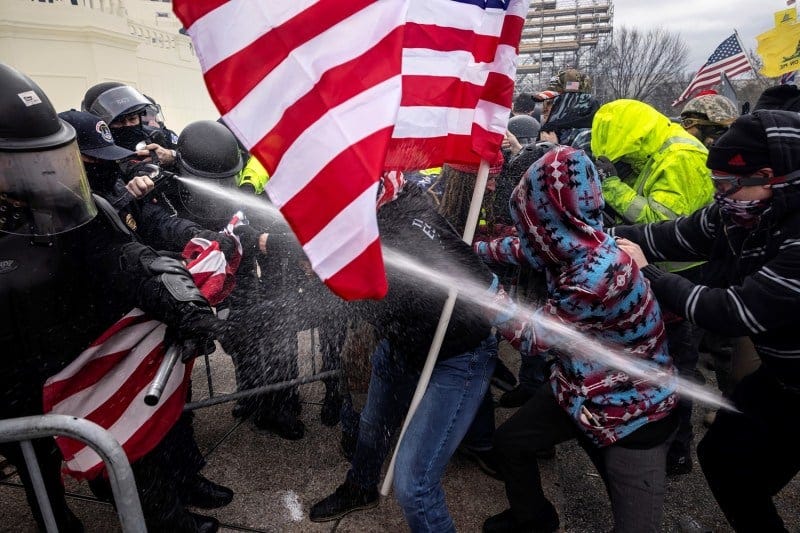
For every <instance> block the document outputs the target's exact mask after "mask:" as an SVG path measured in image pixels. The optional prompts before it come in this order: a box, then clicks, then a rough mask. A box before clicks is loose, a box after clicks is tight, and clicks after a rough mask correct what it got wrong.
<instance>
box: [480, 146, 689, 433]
mask: <svg viewBox="0 0 800 533" xmlns="http://www.w3.org/2000/svg"><path fill="white" fill-rule="evenodd" d="M510 207H511V211H512V215H513V217H514V221H515V224H516V227H517V232H518V234H519V237H507V238H505V239H501V240H497V241H493V242H491V243H476V246H475V249H476V251H477V252H478V254H479V255H481V256H482V257H483V258H484V259H485V260H490V261H492V262H498V261H507V262H511V263H513V264H519V263H527V264H530V265H532V266H533V267H534V268H537V269H540V270H544V271H545V273H546V277H547V289H548V298H547V301H546V302H545V303H544V304H543V305H542V307H541V308H539V309H538V310H536V311H535V312H534V314H533V316H528V317H523V318H522V319H520V314H518V313H517V314H516V315H515V318H514V319H509V320H505V321H503V319H500V320H498V321H497V322H500V323H499V324H498V327H499V328H500V330H501V332H503V334H504V335H505V336H506V338H508V339H509V340H510V341H511V343H512V344H513V345H514V346H515V347H517V348H518V349H520V351H521V352H522V353H523V355H531V354H536V353H538V354H540V355H544V356H555V359H554V361H555V364H554V366H553V370H552V374H551V377H550V384H551V386H552V388H553V392H554V394H555V397H556V399H557V401H558V403H559V404H560V405H561V407H563V408H564V410H566V411H567V412H568V413H569V415H570V416H571V417H572V418H573V419H574V420H575V422H576V423H577V424H578V425H579V426H580V428H581V429H582V430H583V431H584V432H585V433H586V434H587V435H588V436H589V437H590V438H591V439H592V440H593V441H594V442H595V443H596V444H598V445H599V446H607V445H610V444H614V443H615V442H617V441H619V440H620V439H622V438H624V437H626V436H627V435H630V434H631V433H633V432H634V431H636V430H637V429H639V428H641V427H642V426H644V425H645V424H647V423H648V422H653V421H656V420H660V419H662V418H664V417H666V416H667V414H668V413H669V412H670V411H671V410H672V408H673V407H674V406H675V403H676V396H675V394H674V390H673V389H672V388H671V386H656V385H654V384H652V383H650V382H647V381H644V380H641V379H638V378H633V377H630V376H628V375H627V374H625V373H624V372H620V371H617V370H614V369H611V368H609V367H607V366H605V365H604V364H601V363H599V362H597V361H595V360H593V359H592V357H591V354H585V355H586V356H587V357H582V355H584V354H581V353H575V352H574V351H572V350H570V353H565V350H564V349H563V343H561V347H559V344H558V343H559V341H560V340H561V339H559V338H557V337H556V336H555V335H554V334H553V333H551V332H550V331H549V329H546V328H542V327H541V323H542V320H548V319H556V320H557V321H560V322H563V323H565V324H569V325H571V326H572V327H573V328H577V329H578V330H580V331H582V332H583V333H585V334H589V335H592V336H594V337H595V338H596V339H597V340H600V341H601V342H603V343H604V344H606V345H609V346H611V347H618V348H619V350H620V351H621V352H622V353H623V354H624V355H626V356H629V357H635V358H638V359H644V360H647V361H650V362H651V363H653V364H654V365H656V366H658V367H659V368H660V369H661V370H664V371H666V372H668V373H674V369H673V367H672V363H671V361H670V358H669V355H668V353H667V345H666V340H665V336H664V323H663V321H662V319H661V312H660V310H659V307H658V304H657V303H656V301H655V298H654V297H653V293H652V292H651V291H650V287H649V284H648V282H647V280H646V279H645V278H644V277H643V276H642V275H641V274H640V272H639V269H638V268H637V267H636V264H635V263H634V262H633V261H632V260H631V258H630V257H628V255H627V254H626V253H624V252H623V251H621V250H620V249H619V248H618V247H617V245H616V243H615V242H614V239H613V238H612V237H610V236H609V235H607V234H606V233H604V232H603V228H602V209H603V199H602V195H601V193H600V181H599V179H598V177H597V172H596V170H595V168H594V165H592V163H591V161H590V160H589V159H588V158H587V157H586V155H585V154H584V152H583V151H580V150H575V149H574V148H570V147H564V146H559V147H556V148H555V149H553V150H551V151H549V152H548V153H547V154H545V155H544V156H543V157H542V158H541V159H539V160H538V161H537V162H536V163H534V164H533V165H532V166H531V167H530V169H528V172H527V173H526V174H525V175H524V176H523V178H522V180H521V181H520V183H519V185H518V186H517V188H516V189H515V190H514V193H513V195H512V197H511V203H510ZM578 349H580V348H578ZM573 350H574V348H573Z"/></svg>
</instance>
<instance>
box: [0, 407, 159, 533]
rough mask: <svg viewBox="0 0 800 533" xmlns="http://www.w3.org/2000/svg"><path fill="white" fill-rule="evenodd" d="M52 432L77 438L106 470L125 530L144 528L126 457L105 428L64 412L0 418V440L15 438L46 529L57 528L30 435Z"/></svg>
mask: <svg viewBox="0 0 800 533" xmlns="http://www.w3.org/2000/svg"><path fill="white" fill-rule="evenodd" d="M55 435H60V436H65V437H69V438H71V439H76V440H79V441H81V442H83V443H85V444H87V445H88V446H89V447H91V448H92V449H93V450H94V451H95V452H96V453H97V455H99V456H100V458H101V459H102V460H103V462H104V463H105V466H106V470H107V471H108V478H109V481H110V483H111V490H112V492H113V494H114V502H115V503H116V507H117V514H118V515H119V521H120V525H121V526H122V531H123V532H125V533H144V532H146V531H147V528H146V527H145V523H144V516H143V515H142V506H141V503H140V502H139V494H138V493H137V492H136V482H135V481H134V478H133V471H132V470H131V465H130V463H129V462H128V457H127V456H126V455H125V452H124V451H123V450H122V446H120V444H119V443H118V442H117V441H116V439H114V437H112V436H111V434H110V433H109V432H107V431H106V430H105V429H103V428H101V427H100V426H98V425H97V424H95V423H94V422H90V421H89V420H85V419H83V418H76V417H73V416H67V415H40V416H26V417H22V418H10V419H6V420H0V443H6V442H16V441H19V443H20V446H21V447H22V453H23V456H24V458H25V464H26V465H27V467H28V473H29V474H30V477H31V482H32V484H33V488H34V491H35V493H36V499H37V501H38V502H39V509H40V510H41V512H42V517H43V518H44V522H45V526H46V527H47V531H48V532H51V531H58V527H57V525H56V521H55V518H54V516H53V510H52V508H51V506H50V498H48V496H47V491H46V489H45V486H44V480H43V479H42V474H41V472H40V471H39V463H38V461H37V460H36V456H35V455H34V451H33V445H32V444H31V439H38V438H42V437H52V436H55Z"/></svg>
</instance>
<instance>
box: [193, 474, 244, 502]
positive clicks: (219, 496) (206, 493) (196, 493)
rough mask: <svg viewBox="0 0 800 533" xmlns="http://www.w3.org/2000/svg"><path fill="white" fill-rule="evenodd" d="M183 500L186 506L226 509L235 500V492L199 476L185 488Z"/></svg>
mask: <svg viewBox="0 0 800 533" xmlns="http://www.w3.org/2000/svg"><path fill="white" fill-rule="evenodd" d="M181 499H182V500H183V503H184V504H186V505H191V506H192V507H199V508H201V509H217V508H218V507H225V506H226V505H228V504H229V503H231V500H233V491H232V490H231V489H229V488H228V487H224V486H222V485H220V484H218V483H214V482H213V481H211V480H209V479H206V478H205V477H203V476H201V475H200V474H197V475H196V476H195V477H194V479H192V480H191V481H190V482H189V483H187V484H186V485H185V486H184V487H183V492H182V494H181Z"/></svg>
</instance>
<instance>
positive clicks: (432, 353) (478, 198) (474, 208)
mask: <svg viewBox="0 0 800 533" xmlns="http://www.w3.org/2000/svg"><path fill="white" fill-rule="evenodd" d="M488 179H489V162H488V161H486V160H485V159H482V160H481V164H480V166H479V167H478V176H477V178H476V179H475V190H474V191H473V192H472V200H471V201H470V205H469V213H468V214H467V223H466V225H465V226H464V236H463V240H464V242H465V243H467V244H469V245H472V238H473V237H474V236H475V227H476V226H477V225H478V216H480V212H481V204H483V193H484V191H485V190H486V182H487V181H488ZM457 295H458V292H457V291H456V290H455V289H450V290H449V291H448V293H447V300H446V301H445V303H444V308H443V309H442V314H441V316H440V317H439V324H438V325H437V326H436V333H435V334H434V335H433V342H432V343H431V347H430V349H429V350H428V358H427V359H426V360H425V365H424V366H423V367H422V373H421V374H420V376H419V383H417V388H416V390H415V391H414V396H413V397H412V398H411V404H410V405H409V407H408V414H406V419H405V420H404V421H403V429H402V430H400V437H399V439H398V440H397V445H396V446H395V447H394V453H393V454H392V461H391V462H390V463H389V469H388V470H387V471H386V477H385V478H383V484H382V485H381V494H382V495H383V496H386V495H388V494H389V489H391V487H392V480H393V478H394V465H395V462H396V461H397V451H398V450H399V449H400V445H401V444H402V443H403V436H405V433H406V429H408V425H409V424H410V423H411V419H412V418H413V417H414V413H415V412H416V411H417V407H419V404H420V402H421V401H422V397H423V396H424V395H425V391H426V390H427V388H428V382H429V381H430V379H431V374H432V373H433V367H434V366H435V365H436V358H437V357H438V356H439V350H440V349H441V347H442V341H443V340H444V334H445V332H446V331H447V325H448V324H449V323H450V317H451V316H452V314H453V307H454V306H455V304H456V296H457Z"/></svg>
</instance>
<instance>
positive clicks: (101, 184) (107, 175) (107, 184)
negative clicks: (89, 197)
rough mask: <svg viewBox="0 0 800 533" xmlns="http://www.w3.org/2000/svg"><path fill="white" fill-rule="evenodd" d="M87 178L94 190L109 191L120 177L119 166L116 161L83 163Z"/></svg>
mask: <svg viewBox="0 0 800 533" xmlns="http://www.w3.org/2000/svg"><path fill="white" fill-rule="evenodd" d="M83 166H84V168H85V169H86V177H87V178H88V179H89V185H90V186H91V187H92V189H95V190H98V191H109V190H111V189H112V187H113V185H114V182H115V181H116V180H117V178H118V177H119V165H118V164H117V163H116V162H115V161H100V162H98V163H86V162H84V163H83Z"/></svg>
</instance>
